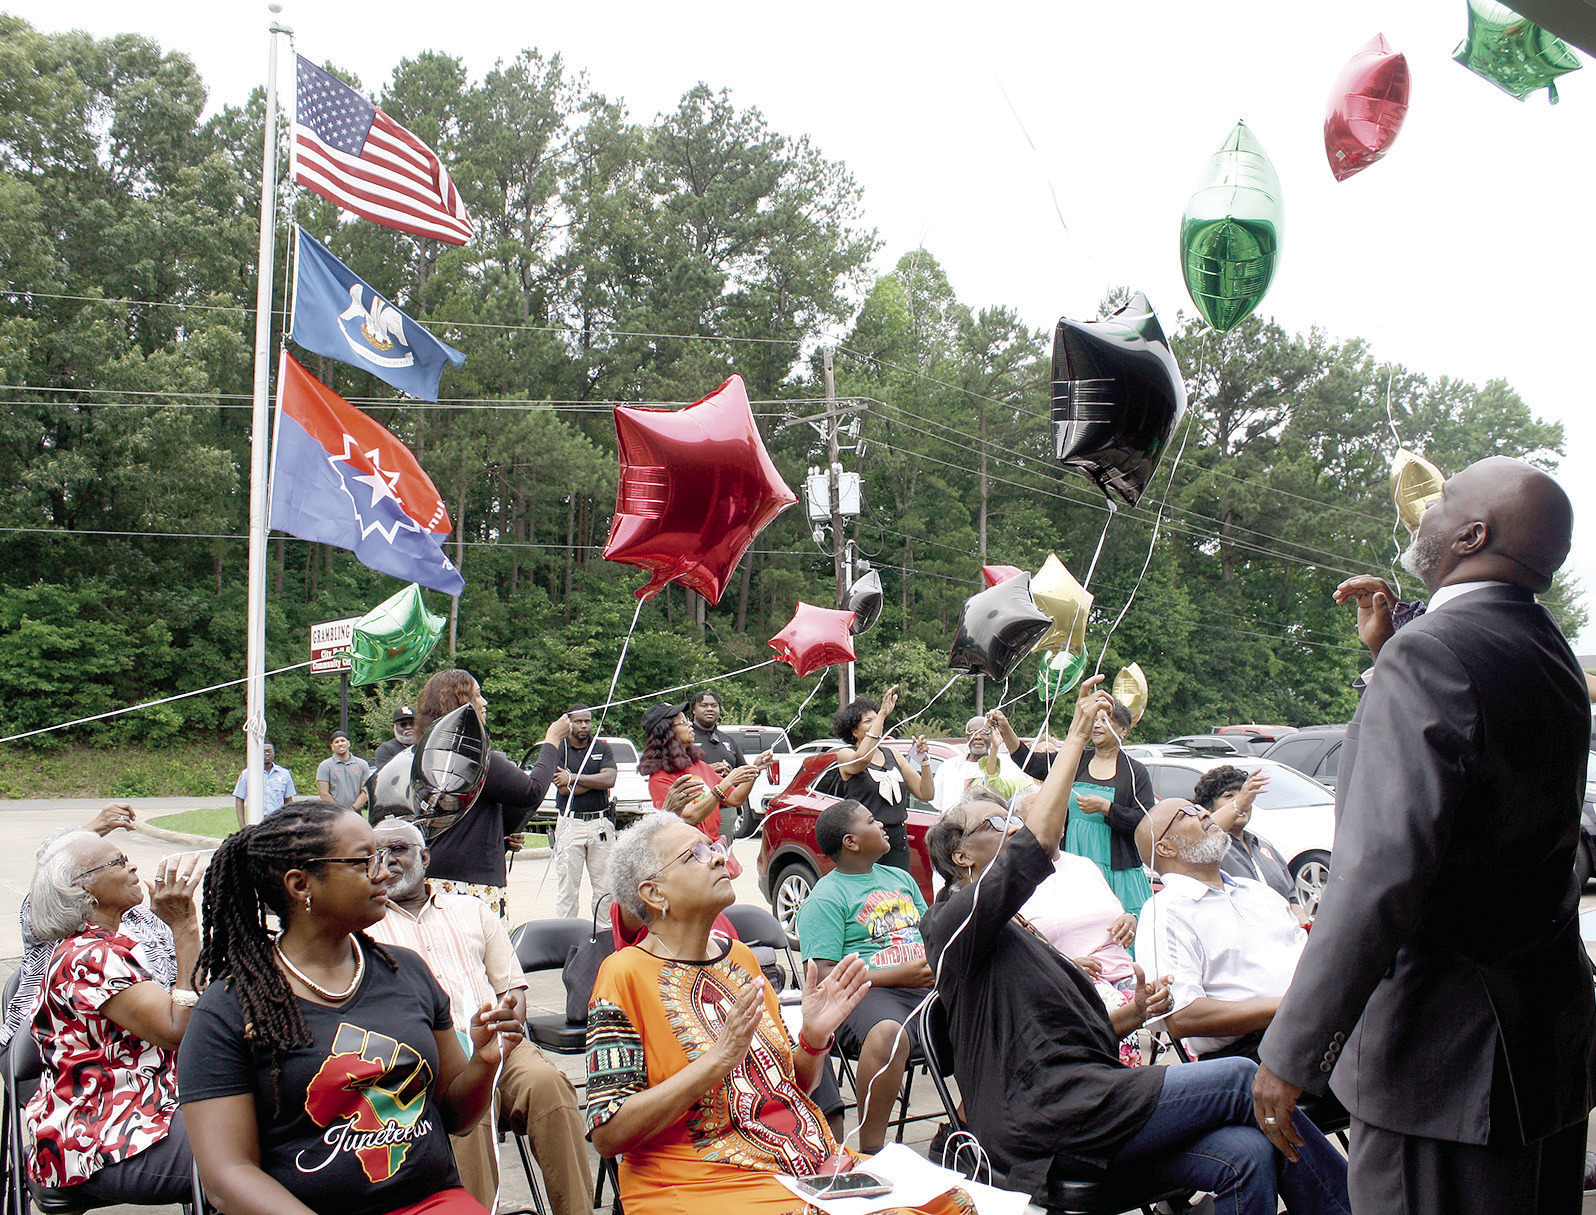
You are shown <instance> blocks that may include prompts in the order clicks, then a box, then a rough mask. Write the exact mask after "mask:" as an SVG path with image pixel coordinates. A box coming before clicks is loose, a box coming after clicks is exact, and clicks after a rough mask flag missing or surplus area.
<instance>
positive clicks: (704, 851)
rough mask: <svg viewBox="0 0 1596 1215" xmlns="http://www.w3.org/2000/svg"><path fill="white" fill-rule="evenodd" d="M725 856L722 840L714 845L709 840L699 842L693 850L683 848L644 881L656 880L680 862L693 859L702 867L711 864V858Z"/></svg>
mask: <svg viewBox="0 0 1596 1215" xmlns="http://www.w3.org/2000/svg"><path fill="white" fill-rule="evenodd" d="M725 855H726V845H725V843H723V842H722V841H721V840H715V841H714V842H713V843H711V842H710V841H709V840H699V841H698V843H696V844H694V845H693V846H692V847H691V848H683V849H682V850H681V851H680V852H679V853H677V854H676V855H675V856H674V857H672V858H671V859H670V860H669V861H667V862H666V863H665V864H663V865H661V866H660V867H659V868H658V869H656V870H654V872H653V873H651V874H649V875H648V877H646V878H644V879H643V880H644V881H645V882H647V881H652V880H653V879H654V878H657V877H658V876H659V875H660V874H662V873H664V872H665V870H667V869H669V868H670V867H671V866H672V865H674V864H676V863H677V862H678V861H685V860H686V859H687V858H688V857H692V858H693V859H694V860H695V861H697V862H698V863H699V864H700V865H707V864H709V859H710V857H712V856H719V857H724V856H725Z"/></svg>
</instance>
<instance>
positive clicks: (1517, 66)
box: [1452, 0, 1581, 105]
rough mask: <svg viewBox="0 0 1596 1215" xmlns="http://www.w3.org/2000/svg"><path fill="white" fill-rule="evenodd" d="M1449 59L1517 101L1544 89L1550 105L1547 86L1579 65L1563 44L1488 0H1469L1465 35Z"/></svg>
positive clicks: (1552, 90)
mask: <svg viewBox="0 0 1596 1215" xmlns="http://www.w3.org/2000/svg"><path fill="white" fill-rule="evenodd" d="M1452 58H1453V59H1455V60H1457V62H1459V63H1461V64H1462V65H1463V66H1464V67H1466V68H1468V70H1469V71H1471V72H1473V73H1474V74H1475V75H1476V76H1483V77H1485V79H1487V80H1489V81H1490V82H1491V83H1492V84H1494V85H1495V86H1496V87H1497V88H1499V89H1501V90H1502V92H1504V93H1508V94H1511V95H1512V96H1514V97H1517V98H1518V99H1519V100H1520V101H1523V100H1524V98H1525V97H1526V96H1528V95H1529V94H1530V93H1533V92H1534V91H1535V90H1536V89H1540V88H1544V89H1545V90H1546V93H1547V96H1548V98H1549V99H1550V100H1551V103H1552V104H1553V105H1556V104H1557V85H1555V84H1554V83H1552V82H1553V81H1555V80H1556V79H1557V78H1558V77H1559V76H1562V75H1564V74H1566V73H1568V72H1572V71H1574V70H1576V69H1577V68H1579V67H1580V66H1581V64H1580V62H1579V59H1578V57H1577V56H1576V55H1575V54H1574V52H1573V51H1571V50H1569V49H1568V43H1566V42H1564V41H1563V40H1562V39H1561V38H1559V37H1557V36H1556V35H1555V34H1549V33H1547V32H1546V31H1545V30H1543V29H1542V28H1541V27H1540V26H1538V25H1536V24H1535V23H1534V22H1532V21H1526V20H1525V19H1524V18H1523V17H1520V16H1519V15H1518V14H1517V13H1515V12H1514V11H1513V10H1512V9H1510V8H1507V7H1506V6H1505V5H1501V4H1497V3H1495V2H1494V0H1469V32H1468V34H1467V35H1465V37H1464V39H1463V41H1462V42H1460V43H1459V44H1458V48H1457V50H1456V51H1454V52H1453V53H1452Z"/></svg>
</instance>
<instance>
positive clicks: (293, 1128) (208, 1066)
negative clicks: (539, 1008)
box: [177, 945, 460, 1215]
mask: <svg viewBox="0 0 1596 1215" xmlns="http://www.w3.org/2000/svg"><path fill="white" fill-rule="evenodd" d="M387 949H388V952H389V953H391V954H392V955H393V957H394V959H395V960H396V961H397V962H398V963H399V969H398V970H397V971H393V970H390V969H389V967H388V964H387V963H386V962H384V961H383V960H382V959H381V958H380V957H378V956H377V955H375V954H371V953H368V954H367V957H366V974H365V977H364V978H363V979H362V980H361V982H360V988H359V990H358V991H356V992H355V994H354V995H353V996H352V997H350V999H349V1000H348V1001H347V1002H345V1003H344V1004H343V1005H341V1006H339V1007H337V1008H331V1007H328V1006H326V1005H322V1004H314V1003H312V1002H311V1001H309V1000H303V999H302V1000H300V1001H299V1011H300V1014H301V1015H302V1016H303V1017H304V1018H305V1025H306V1027H307V1028H308V1029H309V1030H310V1032H311V1035H312V1037H313V1039H314V1041H313V1043H312V1044H311V1045H310V1046H306V1047H301V1048H299V1049H297V1050H293V1051H290V1052H288V1053H286V1054H284V1055H283V1056H282V1058H281V1060H280V1067H281V1070H282V1083H281V1094H282V1099H281V1103H280V1108H279V1103H278V1102H277V1101H276V1100H275V1099H274V1092H273V1084H272V1059H271V1052H269V1051H266V1050H263V1049H256V1048H255V1047H254V1046H253V1044H251V1043H250V1042H248V1041H246V1040H245V1038H244V1030H243V1026H244V1017H243V1010H242V1008H241V1007H240V1005H239V1003H238V999H237V997H236V996H235V995H234V994H233V993H232V991H230V990H228V988H229V985H228V984H227V983H224V982H215V983H212V984H211V985H210V986H209V987H208V988H206V990H205V992H204V994H203V995H201V996H200V1001H199V1004H198V1005H197V1006H196V1007H195V1009H194V1015H193V1018H192V1020H190V1021H189V1024H188V1029H187V1030H186V1031H185V1032H184V1034H183V1045H182V1047H181V1048H180V1050H179V1052H178V1061H177V1075H178V1088H179V1091H180V1094H181V1100H182V1101H183V1102H184V1104H187V1103H188V1102H191V1101H207V1100H209V1099H211V1098H213V1097H232V1096H237V1095H238V1094H240V1093H248V1094H250V1095H251V1096H252V1097H253V1098H254V1099H255V1119H256V1122H257V1123H258V1124H259V1127H260V1163H261V1168H262V1169H263V1170H264V1171H265V1172H266V1173H267V1175H268V1176H270V1177H271V1178H272V1179H273V1180H275V1181H277V1182H279V1183H281V1184H282V1186H283V1187H284V1188H285V1189H287V1190H288V1191H289V1192H290V1193H292V1194H293V1195H294V1196H295V1197H296V1198H298V1199H299V1200H300V1201H301V1202H303V1203H304V1204H305V1205H306V1206H308V1207H310V1208H311V1209H312V1210H314V1211H321V1212H327V1213H328V1215H381V1213H382V1212H385V1211H393V1210H396V1209H398V1208H400V1207H406V1206H410V1205H412V1204H414V1203H418V1202H421V1201H422V1200H423V1199H426V1198H430V1197H431V1196H432V1195H434V1194H436V1193H437V1192H438V1191H439V1190H446V1189H449V1188H451V1187H453V1186H458V1185H459V1184H460V1178H459V1174H458V1173H457V1172H456V1170H455V1165H454V1152H453V1151H452V1150H451V1148H450V1146H449V1136H448V1133H447V1131H446V1129H445V1125H444V1121H443V1115H442V1112H441V1111H440V1110H439V1109H438V1106H437V1104H436V1102H434V1101H433V1098H432V1090H433V1087H434V1086H435V1085H436V1083H437V1079H438V1045H437V1041H436V1039H434V1038H433V1033H434V1031H439V1032H447V1033H453V1032H454V1023H453V1021H452V1019H451V1018H450V1015H449V997H448V996H446V995H445V994H444V991H443V988H441V987H440V986H439V985H438V982H437V980H436V979H434V978H433V977H432V973H431V972H430V971H429V970H428V969H427V966H426V963H424V962H423V961H422V960H421V959H420V958H419V957H417V956H416V955H415V954H414V953H412V952H411V951H410V950H408V949H400V948H397V947H395V946H392V945H390V946H387ZM190 1116H192V1115H190Z"/></svg>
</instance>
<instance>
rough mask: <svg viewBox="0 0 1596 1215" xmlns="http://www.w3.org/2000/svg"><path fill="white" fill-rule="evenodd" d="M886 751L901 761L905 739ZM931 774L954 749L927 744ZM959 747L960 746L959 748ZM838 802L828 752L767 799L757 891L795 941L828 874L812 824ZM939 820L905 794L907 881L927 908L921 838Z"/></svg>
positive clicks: (927, 868) (833, 760)
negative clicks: (801, 915) (801, 914)
mask: <svg viewBox="0 0 1596 1215" xmlns="http://www.w3.org/2000/svg"><path fill="white" fill-rule="evenodd" d="M886 745H887V747H888V748H890V749H891V750H893V751H897V752H899V753H901V754H903V755H905V756H907V755H908V753H909V740H908V739H889V740H888V741H887V743H886ZM929 746H930V749H931V769H932V772H933V773H934V772H935V771H936V769H937V768H939V767H941V766H942V761H943V760H945V759H951V758H952V757H953V755H954V754H955V751H954V748H952V747H950V746H948V745H946V744H945V743H930V744H929ZM961 746H962V743H961ZM841 800H842V773H841V771H840V770H839V769H838V767H837V757H836V755H835V754H834V753H832V752H823V753H821V754H818V755H811V756H809V757H808V758H807V759H805V760H804V761H803V763H802V766H800V767H799V769H798V772H797V774H796V775H795V776H794V777H793V778H792V783H791V784H789V785H788V786H787V787H786V788H785V789H783V790H782V791H781V792H780V793H778V794H777V795H776V796H775V797H774V798H772V799H771V802H770V808H769V809H768V810H767V811H766V812H765V819H764V823H763V825H762V826H761V828H760V834H759V889H760V892H761V893H762V894H763V895H764V896H765V898H766V900H767V901H768V902H769V903H770V909H771V911H773V912H775V914H776V918H777V919H778V920H780V921H781V924H782V927H783V928H785V929H786V930H787V932H788V934H789V935H791V936H795V937H796V936H797V935H798V908H800V907H802V906H803V905H804V901H805V900H806V899H808V897H809V892H810V891H811V890H813V889H814V887H815V883H816V882H818V881H819V880H820V877H821V875H822V874H825V873H829V872H831V869H832V864H831V858H830V857H825V856H821V855H820V853H819V851H818V850H817V849H816V847H815V819H817V818H819V817H820V812H821V811H822V810H824V809H825V808H826V807H827V806H830V805H833V804H835V803H836V802H838V801H841ZM938 817H939V815H938V814H937V811H936V808H935V807H933V806H932V805H931V803H930V802H923V801H921V800H920V799H919V798H917V797H915V796H914V795H913V794H909V823H908V826H909V875H910V876H911V877H912V878H914V880H915V882H916V883H917V884H918V885H919V887H920V893H921V894H922V895H924V896H925V901H926V902H927V903H929V902H930V901H931V898H932V893H933V892H932V882H931V877H932V869H931V855H930V853H929V852H927V851H926V845H925V833H926V832H927V831H929V830H930V829H931V825H932V824H933V823H935V822H936V821H937V818H938Z"/></svg>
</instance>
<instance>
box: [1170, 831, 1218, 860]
mask: <svg viewBox="0 0 1596 1215" xmlns="http://www.w3.org/2000/svg"><path fill="white" fill-rule="evenodd" d="M1229 851H1230V837H1229V836H1228V835H1226V834H1225V833H1224V832H1223V831H1210V832H1207V833H1206V834H1205V835H1204V836H1203V837H1202V838H1201V839H1199V840H1187V839H1182V840H1181V841H1180V842H1179V844H1178V845H1177V846H1176V849H1175V852H1176V855H1177V856H1179V857H1180V859H1181V860H1183V861H1185V862H1186V863H1187V864H1188V865H1217V864H1219V862H1220V861H1222V860H1224V859H1225V854H1226V853H1228V852H1229Z"/></svg>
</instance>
